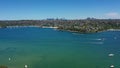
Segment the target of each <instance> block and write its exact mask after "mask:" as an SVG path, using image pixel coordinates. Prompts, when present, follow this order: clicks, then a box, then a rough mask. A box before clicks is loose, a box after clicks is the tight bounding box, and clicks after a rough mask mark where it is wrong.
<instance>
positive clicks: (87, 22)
mask: <svg viewBox="0 0 120 68" xmlns="http://www.w3.org/2000/svg"><path fill="white" fill-rule="evenodd" d="M11 26H38V27H57V29H59V30H68V31H73V32H80V33H95V32H100V31H105V30H108V29H120V19H93V18H88V19H80V20H63V19H52V20H4V21H0V27H1V28H6V27H11Z"/></svg>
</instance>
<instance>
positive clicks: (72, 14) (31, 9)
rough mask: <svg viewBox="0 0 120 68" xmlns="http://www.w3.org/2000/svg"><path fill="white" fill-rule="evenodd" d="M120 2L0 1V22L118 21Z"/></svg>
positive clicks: (63, 0) (97, 0) (117, 0)
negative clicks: (86, 19) (56, 20)
mask: <svg viewBox="0 0 120 68" xmlns="http://www.w3.org/2000/svg"><path fill="white" fill-rule="evenodd" d="M119 3H120V0H0V20H25V19H27V20H31V19H32V20H41V19H47V18H63V19H64V18H65V19H85V18H87V17H93V18H98V19H120V9H119V8H120V5H119Z"/></svg>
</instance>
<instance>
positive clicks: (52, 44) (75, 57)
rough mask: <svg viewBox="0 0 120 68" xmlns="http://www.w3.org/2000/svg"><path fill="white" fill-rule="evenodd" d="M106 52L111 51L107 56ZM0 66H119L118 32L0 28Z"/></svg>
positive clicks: (40, 67)
mask: <svg viewBox="0 0 120 68" xmlns="http://www.w3.org/2000/svg"><path fill="white" fill-rule="evenodd" d="M109 54H114V56H113V57H109V56H108V55H109ZM0 65H6V66H8V67H9V68H24V65H28V68H110V65H114V66H115V68H120V31H106V32H100V33H92V34H80V33H72V32H67V31H59V30H55V29H49V28H44V29H43V28H36V27H20V28H5V29H4V28H1V29H0Z"/></svg>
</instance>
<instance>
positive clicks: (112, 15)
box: [105, 12, 120, 18]
mask: <svg viewBox="0 0 120 68" xmlns="http://www.w3.org/2000/svg"><path fill="white" fill-rule="evenodd" d="M105 16H106V17H107V18H120V14H119V13H117V12H110V13H106V14H105Z"/></svg>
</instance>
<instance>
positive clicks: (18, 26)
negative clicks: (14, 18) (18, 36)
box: [0, 25, 120, 34]
mask: <svg viewBox="0 0 120 68" xmlns="http://www.w3.org/2000/svg"><path fill="white" fill-rule="evenodd" d="M21 27H38V28H52V29H58V30H61V31H68V32H73V33H85V34H88V33H99V32H104V31H120V29H107V30H103V31H97V32H79V31H72V30H65V29H59V27H52V26H50V27H48V26H36V25H31V26H6V27H1V26H0V28H21Z"/></svg>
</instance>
